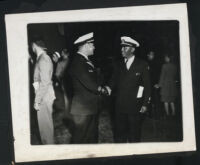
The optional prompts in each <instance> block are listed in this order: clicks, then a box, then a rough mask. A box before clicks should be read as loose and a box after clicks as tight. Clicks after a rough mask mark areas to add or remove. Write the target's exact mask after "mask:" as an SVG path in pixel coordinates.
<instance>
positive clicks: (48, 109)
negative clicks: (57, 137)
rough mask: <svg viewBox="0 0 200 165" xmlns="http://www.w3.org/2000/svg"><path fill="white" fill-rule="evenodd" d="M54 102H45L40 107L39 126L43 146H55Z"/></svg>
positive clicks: (38, 114) (38, 113)
mask: <svg viewBox="0 0 200 165" xmlns="http://www.w3.org/2000/svg"><path fill="white" fill-rule="evenodd" d="M52 112H53V100H52V101H50V100H49V101H48V102H47V101H45V102H43V103H42V104H41V105H40V110H39V111H38V112H37V117H38V126H39V131H40V137H41V141H42V144H54V125H53V117H52Z"/></svg>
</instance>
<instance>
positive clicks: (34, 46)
mask: <svg viewBox="0 0 200 165" xmlns="http://www.w3.org/2000/svg"><path fill="white" fill-rule="evenodd" d="M31 47H32V51H33V53H35V54H36V44H35V43H32V45H31Z"/></svg>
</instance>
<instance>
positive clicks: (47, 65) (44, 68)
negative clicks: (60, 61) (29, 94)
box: [35, 59, 53, 103]
mask: <svg viewBox="0 0 200 165" xmlns="http://www.w3.org/2000/svg"><path fill="white" fill-rule="evenodd" d="M52 67H53V65H52V62H51V59H41V61H40V63H39V74H40V79H41V80H40V83H39V89H38V90H37V92H36V97H35V102H36V103H41V101H42V98H43V97H44V95H45V93H46V92H47V90H48V87H49V85H51V83H52V81H51V79H52V71H53V68H52Z"/></svg>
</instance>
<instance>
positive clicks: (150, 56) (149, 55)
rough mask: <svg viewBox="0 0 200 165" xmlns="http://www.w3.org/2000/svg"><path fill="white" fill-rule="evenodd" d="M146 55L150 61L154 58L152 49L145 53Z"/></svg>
mask: <svg viewBox="0 0 200 165" xmlns="http://www.w3.org/2000/svg"><path fill="white" fill-rule="evenodd" d="M147 57H148V60H150V61H152V60H153V59H154V57H155V55H154V52H152V51H151V52H149V54H148V55H147Z"/></svg>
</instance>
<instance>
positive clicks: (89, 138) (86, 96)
mask: <svg viewBox="0 0 200 165" xmlns="http://www.w3.org/2000/svg"><path fill="white" fill-rule="evenodd" d="M93 41H94V39H93V33H89V34H86V35H84V36H81V37H79V38H78V39H77V40H76V41H75V42H74V44H75V45H77V46H78V52H77V54H76V55H75V57H74V59H73V61H72V64H71V68H70V74H71V76H72V84H73V98H72V105H71V111H70V113H71V114H72V117H73V121H74V130H73V133H72V143H74V144H80V143H97V142H98V124H97V113H98V97H99V93H100V92H99V91H98V83H97V72H96V68H95V67H94V65H93V64H92V62H91V61H90V60H89V58H88V57H89V56H92V55H93V54H94V49H95V47H94V43H93Z"/></svg>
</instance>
